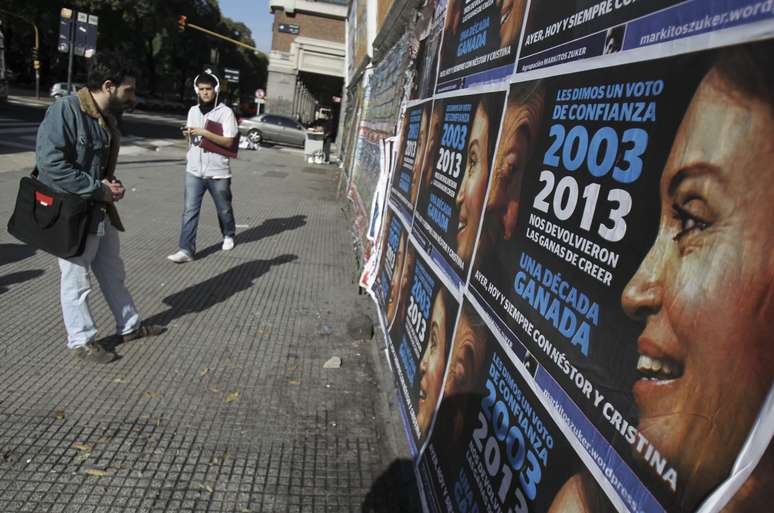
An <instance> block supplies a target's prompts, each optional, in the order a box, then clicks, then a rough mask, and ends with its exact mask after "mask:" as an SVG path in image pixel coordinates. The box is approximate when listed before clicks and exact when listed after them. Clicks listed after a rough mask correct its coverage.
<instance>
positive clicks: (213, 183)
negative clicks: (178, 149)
mask: <svg viewBox="0 0 774 513" xmlns="http://www.w3.org/2000/svg"><path fill="white" fill-rule="evenodd" d="M194 91H196V95H197V97H198V104H197V105H194V106H193V107H191V109H190V110H189V111H188V120H187V122H186V125H185V126H184V127H183V128H182V130H183V135H185V136H186V137H187V138H188V140H189V142H190V144H189V147H188V154H187V155H186V160H187V163H186V169H185V171H186V173H185V200H184V203H185V206H184V208H183V221H182V227H181V230H180V242H179V246H180V248H179V249H178V251H177V252H176V253H173V254H171V255H169V256H168V257H167V258H168V259H169V260H171V261H172V262H175V263H176V264H182V263H185V262H191V261H193V259H194V255H195V254H196V229H197V227H198V226H199V211H200V210H201V206H202V196H204V192H205V191H209V193H210V196H212V200H213V201H214V202H215V209H216V210H217V212H218V222H219V224H220V231H221V232H222V233H223V246H222V249H223V251H229V250H230V249H232V248H233V247H234V231H235V222H234V210H233V208H232V207H231V163H230V159H229V158H228V157H226V156H224V155H221V154H220V153H216V152H214V151H207V150H205V149H203V148H202V140H203V139H207V140H209V141H210V142H212V143H215V144H216V145H218V146H221V147H223V148H230V147H231V146H232V145H233V143H234V139H235V138H236V137H237V134H238V128H237V122H236V118H235V117H234V113H233V111H232V110H231V109H230V108H228V107H227V106H226V105H224V104H222V103H218V94H219V93H220V81H219V80H218V77H216V76H215V75H214V74H213V73H212V72H211V71H210V70H207V71H205V72H204V73H202V74H200V75H197V76H196V78H194ZM208 122H211V124H210V126H211V127H212V125H214V124H217V125H220V128H221V130H220V131H221V133H220V134H218V133H215V132H214V131H212V130H208V129H206V128H205V126H207V124H208ZM217 125H215V126H217Z"/></svg>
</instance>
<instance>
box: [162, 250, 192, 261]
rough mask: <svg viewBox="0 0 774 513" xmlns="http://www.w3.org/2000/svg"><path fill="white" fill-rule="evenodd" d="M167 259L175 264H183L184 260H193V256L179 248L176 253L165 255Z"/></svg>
mask: <svg viewBox="0 0 774 513" xmlns="http://www.w3.org/2000/svg"><path fill="white" fill-rule="evenodd" d="M167 260H171V261H173V262H174V263H176V264H184V263H186V262H193V257H192V256H191V255H189V254H188V253H186V252H185V251H183V250H182V249H181V250H180V251H178V252H177V253H173V254H171V255H169V256H167Z"/></svg>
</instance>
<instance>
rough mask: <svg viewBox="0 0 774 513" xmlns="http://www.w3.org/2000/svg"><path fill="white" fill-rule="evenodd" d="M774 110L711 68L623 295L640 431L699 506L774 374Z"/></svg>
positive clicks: (725, 468) (688, 499) (687, 498)
mask: <svg viewBox="0 0 774 513" xmlns="http://www.w3.org/2000/svg"><path fill="white" fill-rule="evenodd" d="M773 133H774V119H773V117H772V107H771V106H770V105H768V104H766V103H764V102H762V101H759V100H756V99H754V98H748V97H745V96H744V94H743V93H741V92H739V91H738V90H735V89H734V88H733V87H732V86H731V85H729V84H727V83H726V81H725V80H724V79H722V78H721V77H720V76H719V75H717V73H716V72H715V71H711V72H710V73H709V74H708V75H707V76H706V77H705V78H704V80H703V81H702V83H701V85H700V86H699V88H698V89H697V91H696V94H695V95H694V98H693V99H692V101H691V103H690V105H689V107H688V110H687V112H686V114H685V116H684V118H683V120H682V123H681V125H680V127H679V129H678V132H677V135H676V136H675V140H674V143H673V146H672V150H671V152H670V155H669V158H668V160H667V163H666V165H665V168H664V173H663V175H662V178H661V182H660V186H659V188H660V196H661V217H660V224H659V231H658V235H657V237H656V240H655V242H654V244H653V246H652V247H651V248H650V250H649V252H648V253H647V255H646V256H645V258H644V259H643V261H642V263H641V264H640V267H639V269H638V270H637V272H636V274H635V275H634V276H633V277H632V279H631V280H630V282H629V283H628V284H627V286H626V288H625V289H624V291H623V295H622V303H623V307H624V309H625V311H626V312H627V314H628V315H629V316H630V317H632V318H635V319H638V320H641V321H643V322H644V329H643V331H642V333H641V334H640V337H639V339H638V340H637V349H638V352H639V355H640V356H639V360H638V363H637V370H638V373H639V375H640V379H639V380H638V381H637V382H636V383H635V385H634V397H635V400H636V403H637V407H638V410H639V415H640V420H639V429H640V431H641V432H642V433H643V434H644V436H645V437H646V438H647V439H648V440H649V441H650V442H651V443H652V444H653V445H654V446H655V447H656V448H657V449H658V450H659V452H660V453H661V454H662V455H664V456H665V457H666V459H667V461H668V462H669V464H670V465H672V466H674V467H675V468H676V469H677V471H678V487H679V488H678V489H679V490H680V489H681V491H682V494H683V495H682V502H683V504H684V505H687V506H690V507H693V506H695V505H696V504H697V503H698V501H699V500H701V499H702V498H703V497H704V496H705V495H706V493H707V492H708V491H709V490H710V489H711V488H712V487H714V486H715V485H716V484H717V483H718V482H719V481H721V480H722V479H723V478H725V477H726V476H727V475H728V473H729V471H730V470H731V467H732V465H733V462H734V459H735V457H736V455H737V454H738V452H739V450H740V449H741V447H742V444H743V442H744V440H745V437H746V436H747V434H748V433H749V431H750V429H751V427H752V425H753V423H754V422H755V419H756V418H757V415H758V411H759V409H760V407H761V405H762V402H763V400H764V398H765V397H766V394H767V393H768V392H769V389H770V388H771V386H772V380H774V350H773V346H772V342H773V341H774V339H773V338H772V325H774V322H773V321H774V230H772V222H773V221H774V165H773V164H772V163H773V162H774V137H772V134H773Z"/></svg>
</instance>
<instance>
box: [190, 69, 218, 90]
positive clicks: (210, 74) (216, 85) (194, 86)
mask: <svg viewBox="0 0 774 513" xmlns="http://www.w3.org/2000/svg"><path fill="white" fill-rule="evenodd" d="M202 75H209V76H211V77H212V78H214V79H215V94H220V80H218V77H217V76H215V74H214V73H213V72H212V71H210V70H209V69H206V70H204V73H202V74H200V75H196V77H194V81H193V89H194V93H196V94H199V89H198V88H197V87H196V81H197V80H199V77H200V76H202Z"/></svg>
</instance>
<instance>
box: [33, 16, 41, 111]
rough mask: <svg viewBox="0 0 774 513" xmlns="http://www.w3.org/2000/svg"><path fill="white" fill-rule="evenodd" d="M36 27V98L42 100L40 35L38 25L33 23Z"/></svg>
mask: <svg viewBox="0 0 774 513" xmlns="http://www.w3.org/2000/svg"><path fill="white" fill-rule="evenodd" d="M32 26H33V27H34V28H35V62H34V63H33V66H35V99H36V100H40V69H39V66H40V37H39V36H38V27H37V25H34V24H33V25H32Z"/></svg>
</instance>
